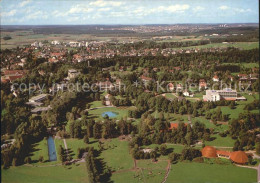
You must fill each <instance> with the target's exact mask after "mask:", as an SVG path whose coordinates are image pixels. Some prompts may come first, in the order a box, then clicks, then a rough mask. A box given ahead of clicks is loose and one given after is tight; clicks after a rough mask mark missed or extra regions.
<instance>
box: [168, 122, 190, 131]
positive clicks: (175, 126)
mask: <svg viewBox="0 0 260 183" xmlns="http://www.w3.org/2000/svg"><path fill="white" fill-rule="evenodd" d="M170 125H171V126H170V128H169V130H172V129H173V128H175V129H177V128H178V126H179V123H170ZM184 125H185V126H188V123H184Z"/></svg>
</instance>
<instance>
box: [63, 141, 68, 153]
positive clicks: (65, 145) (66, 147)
mask: <svg viewBox="0 0 260 183" xmlns="http://www.w3.org/2000/svg"><path fill="white" fill-rule="evenodd" d="M63 143H64V147H65V149H66V152H67V155H69V151H68V146H67V142H66V139H63Z"/></svg>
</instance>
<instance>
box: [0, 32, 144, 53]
mask: <svg viewBox="0 0 260 183" xmlns="http://www.w3.org/2000/svg"><path fill="white" fill-rule="evenodd" d="M5 36H11V37H12V39H10V40H4V39H3V37H5ZM138 39H139V38H137V37H118V36H117V35H115V36H112V37H106V36H103V37H102V36H95V35H93V34H80V35H78V34H51V33H50V34H37V33H34V32H33V31H31V30H26V31H12V32H7V31H2V32H1V49H5V48H8V49H11V48H16V47H17V45H19V46H20V47H22V46H25V45H29V44H31V43H33V42H35V41H45V40H46V41H49V42H51V41H53V40H58V41H61V42H69V41H80V40H87V41H92V40H97V41H111V40H118V41H119V42H124V41H129V40H131V41H136V40H138Z"/></svg>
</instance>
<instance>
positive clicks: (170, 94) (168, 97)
mask: <svg viewBox="0 0 260 183" xmlns="http://www.w3.org/2000/svg"><path fill="white" fill-rule="evenodd" d="M165 98H167V99H175V98H176V96H175V95H173V93H165Z"/></svg>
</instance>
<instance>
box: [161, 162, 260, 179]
mask: <svg viewBox="0 0 260 183" xmlns="http://www.w3.org/2000/svg"><path fill="white" fill-rule="evenodd" d="M256 181H257V171H256V170H254V169H249V168H241V167H236V166H234V165H232V164H231V165H218V164H206V163H195V162H192V163H184V162H179V163H177V164H174V165H172V167H171V171H170V173H169V177H168V179H167V181H166V182H167V183H174V182H176V183H177V182H178V183H202V182H210V183H223V182H230V183H233V182H236V183H252V182H256Z"/></svg>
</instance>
